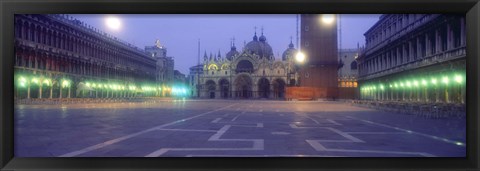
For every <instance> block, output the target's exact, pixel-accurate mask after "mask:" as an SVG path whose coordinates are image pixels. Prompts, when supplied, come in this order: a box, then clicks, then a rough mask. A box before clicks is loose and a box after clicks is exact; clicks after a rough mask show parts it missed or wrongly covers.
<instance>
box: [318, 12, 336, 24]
mask: <svg viewBox="0 0 480 171" xmlns="http://www.w3.org/2000/svg"><path fill="white" fill-rule="evenodd" d="M321 19H322V22H323V23H324V24H332V23H333V21H335V15H333V14H323V15H322V17H321Z"/></svg>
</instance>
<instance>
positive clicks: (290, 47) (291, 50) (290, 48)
mask: <svg viewBox="0 0 480 171" xmlns="http://www.w3.org/2000/svg"><path fill="white" fill-rule="evenodd" d="M295 53H297V49H295V48H294V47H293V43H292V42H290V44H289V45H288V49H287V50H285V51H284V52H283V54H282V60H284V61H285V60H287V59H288V58H291V57H293V56H294V55H295Z"/></svg>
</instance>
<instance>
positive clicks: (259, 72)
mask: <svg viewBox="0 0 480 171" xmlns="http://www.w3.org/2000/svg"><path fill="white" fill-rule="evenodd" d="M295 53H296V49H295V48H294V46H293V43H292V42H290V44H289V45H288V48H287V49H286V50H285V51H284V53H283V54H282V57H281V59H276V58H275V56H274V55H273V51H272V47H271V46H270V45H269V44H268V42H267V38H266V37H265V36H264V35H263V32H262V35H261V36H260V37H257V34H256V33H255V35H254V36H253V40H252V41H250V42H248V43H245V44H244V47H243V49H242V50H241V51H237V48H236V46H235V43H234V42H232V44H231V49H230V51H229V52H228V53H226V54H225V55H224V56H222V55H221V54H220V52H219V53H218V54H217V55H213V54H210V55H209V56H208V55H207V53H206V52H205V55H204V56H203V63H202V66H203V72H198V74H199V75H198V78H199V79H198V82H197V83H196V84H198V85H194V86H193V87H192V89H194V91H198V93H197V92H195V93H194V94H198V95H199V97H200V98H211V99H226V98H235V99H255V98H257V99H263V98H265V99H283V98H284V97H285V88H286V86H287V85H295V84H296V80H297V74H296V73H295V68H294V67H295V66H294V61H293V60H294V58H293V57H294V55H295Z"/></svg>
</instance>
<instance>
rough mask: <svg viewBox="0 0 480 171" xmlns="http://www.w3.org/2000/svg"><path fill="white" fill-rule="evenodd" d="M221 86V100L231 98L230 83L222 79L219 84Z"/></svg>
mask: <svg viewBox="0 0 480 171" xmlns="http://www.w3.org/2000/svg"><path fill="white" fill-rule="evenodd" d="M218 85H219V86H220V97H221V98H224V99H226V98H229V97H230V81H228V80H227V79H225V78H222V79H220V81H219V82H218Z"/></svg>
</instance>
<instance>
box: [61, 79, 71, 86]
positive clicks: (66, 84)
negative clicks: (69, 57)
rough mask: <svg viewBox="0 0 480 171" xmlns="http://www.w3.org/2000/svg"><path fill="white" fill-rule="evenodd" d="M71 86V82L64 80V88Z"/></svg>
mask: <svg viewBox="0 0 480 171" xmlns="http://www.w3.org/2000/svg"><path fill="white" fill-rule="evenodd" d="M69 86H70V81H68V80H63V81H62V87H69Z"/></svg>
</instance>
